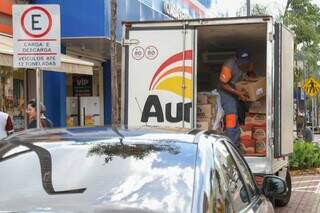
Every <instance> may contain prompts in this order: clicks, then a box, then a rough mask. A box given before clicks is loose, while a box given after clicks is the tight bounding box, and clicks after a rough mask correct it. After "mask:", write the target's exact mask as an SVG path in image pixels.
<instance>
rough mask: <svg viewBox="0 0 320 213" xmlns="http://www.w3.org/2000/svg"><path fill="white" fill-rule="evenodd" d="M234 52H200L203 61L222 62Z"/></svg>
mask: <svg viewBox="0 0 320 213" xmlns="http://www.w3.org/2000/svg"><path fill="white" fill-rule="evenodd" d="M235 54H236V52H235V51H226V52H205V53H203V54H202V62H203V63H208V64H209V63H213V64H222V63H223V62H224V61H225V60H227V59H228V58H231V57H232V56H234V55H235Z"/></svg>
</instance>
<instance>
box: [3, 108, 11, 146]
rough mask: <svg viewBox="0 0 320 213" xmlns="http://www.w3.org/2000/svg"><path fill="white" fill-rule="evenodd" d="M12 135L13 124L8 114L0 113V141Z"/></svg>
mask: <svg viewBox="0 0 320 213" xmlns="http://www.w3.org/2000/svg"><path fill="white" fill-rule="evenodd" d="M12 133H13V122H12V119H11V117H10V116H9V114H7V113H5V112H3V111H0V140H2V139H3V138H6V137H7V136H8V135H10V134H12Z"/></svg>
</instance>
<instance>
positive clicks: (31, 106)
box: [26, 100, 53, 129]
mask: <svg viewBox="0 0 320 213" xmlns="http://www.w3.org/2000/svg"><path fill="white" fill-rule="evenodd" d="M45 112H46V107H45V105H43V104H42V103H41V102H40V128H52V127H53V124H52V121H51V120H50V119H48V118H47V117H46V116H45V114H44V113H45ZM26 113H27V115H28V120H29V124H28V129H32V128H37V102H36V100H31V101H29V102H28V106H27V111H26Z"/></svg>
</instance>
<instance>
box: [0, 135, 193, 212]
mask: <svg viewBox="0 0 320 213" xmlns="http://www.w3.org/2000/svg"><path fill="white" fill-rule="evenodd" d="M83 131H85V130H83ZM88 131H89V130H88ZM108 131H109V130H108ZM68 132H69V131H67V132H64V133H63V134H62V133H59V132H56V133H53V132H47V133H45V134H36V135H33V137H28V135H30V133H29V134H27V133H26V134H25V135H23V136H20V137H13V138H11V139H9V140H7V141H3V142H1V143H0V177H1V181H0V194H1V196H0V210H6V211H35V212H37V211H39V212H43V211H45V212H65V211H68V212H93V211H95V212H190V211H191V204H192V193H193V179H194V169H195V161H196V152H197V145H196V144H193V143H190V142H192V141H193V139H194V138H193V137H194V136H191V135H186V134H172V133H150V132H149V133H145V132H143V133H141V132H140V134H137V132H135V134H130V133H128V132H124V134H123V135H120V136H119V134H114V133H113V132H112V131H110V132H109V133H108V134H104V135H103V134H102V135H97V134H96V135H95V137H93V136H91V135H90V134H89V135H86V136H85V137H83V135H82V136H81V137H79V136H75V135H72V134H71V135H70V134H69V133H68ZM106 132H107V131H106ZM83 133H84V132H83ZM138 133H139V132H138ZM80 135H81V134H80ZM3 195H4V196H3Z"/></svg>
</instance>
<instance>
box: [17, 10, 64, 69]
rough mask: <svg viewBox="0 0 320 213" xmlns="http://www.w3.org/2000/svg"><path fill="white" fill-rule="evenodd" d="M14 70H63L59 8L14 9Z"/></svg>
mask: <svg viewBox="0 0 320 213" xmlns="http://www.w3.org/2000/svg"><path fill="white" fill-rule="evenodd" d="M13 42H14V43H13V49H14V58H13V60H14V62H13V63H14V65H13V66H14V67H16V68H45V67H60V65H61V62H60V6H59V5H13Z"/></svg>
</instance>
